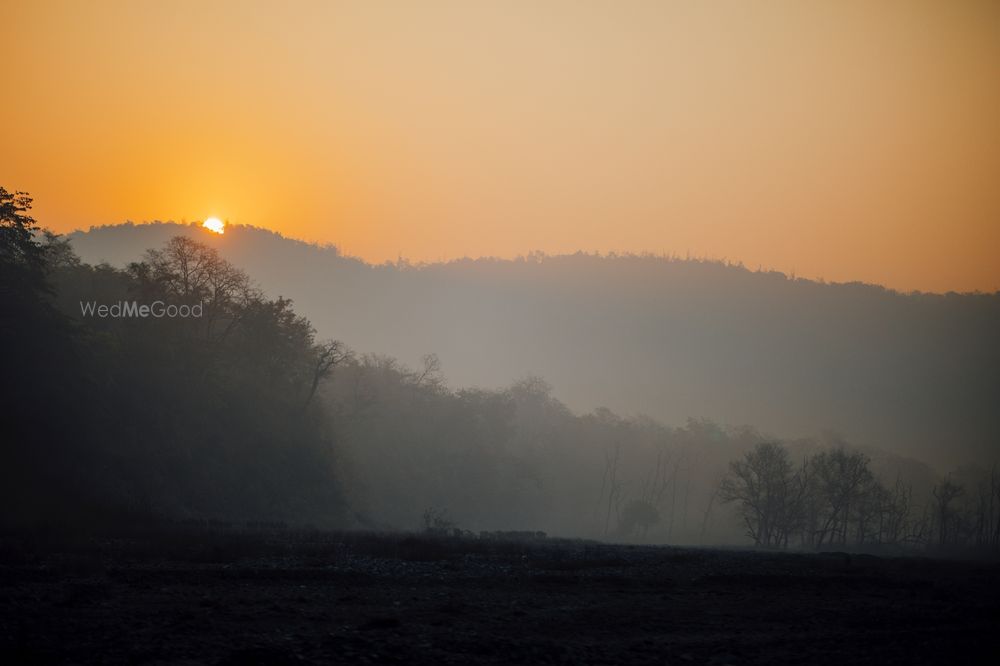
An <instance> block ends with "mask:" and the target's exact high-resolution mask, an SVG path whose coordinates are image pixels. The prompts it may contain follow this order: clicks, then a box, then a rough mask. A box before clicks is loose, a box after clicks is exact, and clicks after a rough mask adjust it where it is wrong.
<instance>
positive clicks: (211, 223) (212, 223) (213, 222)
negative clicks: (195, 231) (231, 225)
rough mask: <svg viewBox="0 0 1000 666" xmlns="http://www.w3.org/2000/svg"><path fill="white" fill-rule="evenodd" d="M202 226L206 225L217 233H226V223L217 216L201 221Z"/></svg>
mask: <svg viewBox="0 0 1000 666" xmlns="http://www.w3.org/2000/svg"><path fill="white" fill-rule="evenodd" d="M201 226H203V227H205V228H206V229H208V230H209V231H214V232H215V233H217V234H224V233H226V223H225V222H223V221H222V220H220V219H219V218H217V217H210V218H208V219H207V220H205V221H204V222H202V223H201Z"/></svg>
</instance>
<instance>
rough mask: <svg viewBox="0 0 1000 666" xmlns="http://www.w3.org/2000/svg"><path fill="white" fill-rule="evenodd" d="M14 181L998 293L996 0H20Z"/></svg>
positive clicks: (453, 242)
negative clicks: (288, 0) (310, 0)
mask: <svg viewBox="0 0 1000 666" xmlns="http://www.w3.org/2000/svg"><path fill="white" fill-rule="evenodd" d="M2 16H3V22H4V26H5V29H4V39H3V41H2V43H0V62H3V63H4V67H3V76H4V79H5V81H4V83H5V86H4V87H5V90H6V101H5V103H4V104H3V105H0V145H2V150H0V185H3V186H4V187H6V188H7V189H9V190H10V189H21V190H28V191H30V192H31V193H32V194H33V195H34V196H35V198H36V217H38V218H39V220H40V222H41V223H43V224H44V225H45V226H48V227H50V228H52V229H55V230H57V231H61V232H65V231H70V230H73V229H75V228H86V227H88V226H90V225H92V224H110V223H116V222H121V221H124V220H126V219H130V220H134V221H142V220H152V219H164V220H165V219H174V220H178V221H179V220H181V219H187V220H196V219H203V218H205V217H207V216H210V215H215V216H219V217H222V218H228V219H229V220H230V221H232V222H240V223H246V224H253V225H258V226H264V227H268V228H271V229H275V230H277V231H280V232H282V233H284V234H286V235H290V236H293V237H297V238H303V239H306V240H313V241H320V242H334V243H337V244H338V245H340V246H341V247H342V248H343V249H344V250H345V251H346V252H348V253H350V254H354V255H358V256H361V257H363V258H366V259H369V260H373V261H381V260H384V259H395V258H396V257H397V256H399V255H402V256H405V257H408V258H410V259H414V260H437V259H447V258H453V257H458V256H463V255H469V256H480V255H495V256H515V255H518V254H524V253H527V252H529V251H532V250H543V251H547V252H564V251H575V250H577V249H583V250H588V251H589V250H598V251H609V250H618V251H652V252H657V253H658V252H666V253H672V254H679V255H682V256H683V255H687V254H691V255H694V256H709V257H714V258H725V259H729V260H732V261H742V262H744V263H745V264H746V265H747V266H749V267H751V268H756V267H758V266H764V267H770V268H775V269H778V270H782V271H785V272H794V273H795V274H796V275H799V276H803V277H813V278H825V279H827V280H835V281H847V280H863V281H867V282H876V283H880V284H885V285H888V286H890V287H894V288H898V289H903V290H910V289H921V290H927V291H945V290H959V291H965V290H974V289H980V290H983V291H993V290H997V289H1000V3H998V2H991V1H989V0H985V1H982V2H978V1H969V2H962V1H958V0H947V1H946V0H940V1H935V2H929V1H928V2H925V1H921V0H907V1H902V2H875V1H873V0H863V1H858V2H852V1H849V0H837V1H830V2H804V1H800V0H789V1H787V2H779V1H767V2H765V1H763V0H761V1H760V2H710V1H705V0H701V1H691V2H669V1H662V2H624V1H623V2H611V1H610V0H609V1H607V2H584V1H581V2H544V1H540V0H532V1H517V0H508V1H506V2H489V3H486V2H472V1H467V2H461V1H455V2H420V3H417V2H403V1H400V2H391V3H390V2H372V1H365V2H342V3H337V2H318V3H307V2H293V3H278V2H273V3H253V2H246V1H241V2H213V3H201V2H143V1H131V2H100V1H98V2H82V1H80V2H64V3H63V2H39V1H38V0H33V1H31V2H20V1H17V0H15V1H13V2H12V1H11V0H3V5H2Z"/></svg>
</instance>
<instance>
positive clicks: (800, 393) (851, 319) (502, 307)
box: [70, 224, 1000, 468]
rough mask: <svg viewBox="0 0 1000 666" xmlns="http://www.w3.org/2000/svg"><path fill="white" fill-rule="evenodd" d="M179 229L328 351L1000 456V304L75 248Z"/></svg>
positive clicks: (118, 231) (448, 266)
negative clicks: (184, 247) (284, 303)
mask: <svg viewBox="0 0 1000 666" xmlns="http://www.w3.org/2000/svg"><path fill="white" fill-rule="evenodd" d="M178 233H185V234H190V235H193V236H196V237H197V238H198V239H199V240H200V241H202V242H206V243H209V244H211V245H212V246H214V247H217V248H218V249H219V251H220V253H221V254H222V256H223V257H225V258H226V259H228V260H230V261H232V262H233V263H235V264H236V265H237V266H239V267H241V268H243V269H245V270H246V271H247V272H248V273H249V274H250V275H252V276H253V277H254V278H255V279H256V280H257V281H259V283H260V286H261V287H262V288H263V289H264V290H265V291H266V292H268V293H269V294H271V295H279V294H280V295H283V296H286V297H290V298H292V299H294V301H295V303H296V310H298V311H299V312H302V313H303V314H305V315H306V316H308V317H309V318H310V320H311V321H312V322H313V324H314V325H315V326H316V327H317V329H318V330H319V333H320V334H321V335H322V336H325V337H336V338H338V339H341V340H344V341H345V342H346V343H347V344H349V345H350V346H351V347H353V348H355V349H357V350H359V351H372V352H379V353H385V354H390V355H392V356H396V357H398V358H400V359H401V360H402V361H404V362H406V363H410V364H413V365H417V364H418V361H419V359H420V357H421V356H422V355H423V354H426V353H428V352H434V353H436V354H437V355H438V356H439V357H440V359H441V362H442V365H443V368H444V371H445V373H446V375H447V376H448V378H449V381H450V382H451V383H452V384H453V385H455V386H476V385H478V386H485V387H495V386H504V385H508V384H509V383H510V382H512V381H514V380H516V379H519V378H523V377H525V376H527V375H538V376H542V377H544V378H546V379H547V380H548V381H549V382H550V383H551V384H552V385H553V386H554V393H555V395H556V396H557V397H559V398H560V399H562V400H564V401H565V402H566V403H567V404H568V405H569V406H571V407H573V408H576V409H579V410H583V411H586V410H589V409H592V408H594V407H596V406H607V407H610V408H612V409H614V410H616V411H618V412H620V413H626V414H630V413H638V412H642V413H646V414H649V415H651V416H653V417H655V418H658V419H660V420H663V421H665V422H668V423H683V422H684V421H685V420H686V419H687V418H688V417H692V416H694V417H701V416H703V417H709V418H713V419H716V420H718V421H722V422H726V423H731V424H744V423H751V424H755V425H756V426H758V427H760V428H761V429H762V430H764V431H767V432H773V433H776V434H780V435H785V436H798V435H809V434H814V433H816V432H818V431H820V430H824V429H831V430H834V431H837V432H839V433H841V434H842V435H844V436H845V437H847V438H848V439H850V440H852V441H854V442H856V443H858V444H860V445H871V446H877V447H880V448H884V449H888V450H892V451H895V452H896V453H899V454H904V455H910V456H914V457H917V458H921V459H924V460H928V461H931V462H934V463H936V464H939V465H940V466H941V467H942V468H950V467H952V466H954V465H955V464H957V463H960V462H963V461H968V460H978V461H984V462H985V461H991V460H994V459H995V458H996V456H997V454H998V453H1000V409H997V405H1000V344H997V341H998V340H1000V294H988V295H986V294H961V295H960V294H946V295H933V294H900V293H896V292H893V291H889V290H886V289H883V288H880V287H877V286H871V285H863V284H825V283H820V282H815V281H809V280H803V279H792V278H790V277H788V276H785V275H783V274H780V273H773V272H757V271H751V270H747V269H746V268H743V267H741V266H732V265H726V264H722V263H718V262H704V261H697V260H677V259H665V258H657V257H638V256H611V257H598V256H594V255H586V254H576V255H568V256H557V257H529V258H524V259H517V260H492V259H480V260H461V261H455V262H448V263H438V264H430V265H425V266H411V265H406V264H396V265H383V266H372V265H369V264H366V263H364V262H362V261H359V260H356V259H352V258H348V257H344V256H341V255H340V254H339V253H338V252H337V251H336V249H334V248H332V247H326V248H324V247H318V246H314V245H309V244H306V243H301V242H298V241H293V240H289V239H286V238H283V237H281V236H280V235H277V234H274V233H272V232H269V231H265V230H261V229H255V228H249V227H239V226H235V227H230V228H229V229H228V230H227V232H226V234H225V235H224V236H216V235H213V234H210V233H208V232H206V231H204V230H202V229H200V228H199V227H196V226H190V225H177V224H151V225H120V226H108V227H100V228H92V229H91V230H90V231H88V232H77V233H74V234H71V235H70V238H71V240H72V244H73V247H74V249H75V250H76V251H77V252H78V253H79V254H80V255H81V257H82V258H83V260H84V261H87V262H91V263H96V262H99V261H102V260H107V261H108V262H110V263H112V264H115V265H124V264H125V263H126V262H128V261H133V260H135V259H136V258H138V257H140V256H141V255H142V253H143V251H145V250H146V249H147V248H150V247H158V246H161V245H162V244H163V243H164V242H165V241H166V240H167V239H168V238H170V237H171V236H174V235H176V234H178Z"/></svg>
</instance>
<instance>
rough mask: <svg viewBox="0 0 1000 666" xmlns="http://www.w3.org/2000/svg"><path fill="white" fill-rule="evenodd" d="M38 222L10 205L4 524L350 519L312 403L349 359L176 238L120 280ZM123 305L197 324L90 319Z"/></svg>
mask: <svg viewBox="0 0 1000 666" xmlns="http://www.w3.org/2000/svg"><path fill="white" fill-rule="evenodd" d="M30 207H31V199H30V198H29V197H28V196H27V195H25V194H23V193H17V194H11V193H8V192H7V191H6V190H3V189H0V234H2V235H0V270H2V280H0V285H2V286H0V289H2V291H0V301H2V303H0V313H2V317H3V322H2V327H0V345H2V349H3V353H4V361H3V369H2V371H3V384H2V386H3V388H2V400H3V431H4V432H3V444H2V447H3V448H2V452H0V455H2V460H0V476H2V478H0V495H2V497H0V501H2V503H3V506H4V510H3V513H2V516H3V522H4V523H5V524H7V525H29V524H57V525H62V526H65V525H80V526H92V525H93V526H100V525H119V524H122V523H124V522H143V523H145V522H148V521H150V520H157V519H161V518H164V517H171V518H176V519H184V518H187V517H192V516H194V517H221V516H226V517H232V518H237V519H241V518H244V517H246V518H254V519H290V518H294V519H296V520H318V519H322V518H327V519H329V518H330V517H331V516H333V517H335V516H336V515H337V511H338V510H343V502H342V498H341V497H340V494H339V492H340V486H339V484H338V482H337V478H336V460H335V456H334V449H333V447H332V439H331V428H330V421H329V419H328V417H327V416H326V414H325V413H324V410H323V408H322V406H321V405H319V404H318V403H317V402H316V401H315V400H313V399H312V398H313V394H314V392H315V387H316V386H317V384H318V383H319V381H321V380H322V378H323V376H324V375H325V374H326V373H328V372H329V370H330V368H331V367H332V364H333V363H335V362H336V361H337V360H339V358H340V355H341V353H342V352H341V350H340V348H339V347H337V346H336V345H332V344H327V345H323V344H319V343H318V342H317V341H316V340H315V337H314V332H313V330H312V327H311V326H310V325H309V322H308V321H306V320H305V319H304V318H302V317H301V316H299V315H297V314H296V313H295V312H294V311H293V310H292V308H291V304H290V302H289V301H287V300H284V299H280V298H279V299H268V298H265V297H264V296H262V294H261V293H260V291H259V290H258V289H256V288H255V287H254V286H253V285H252V283H251V281H250V280H249V278H248V277H247V275H246V274H244V273H243V272H242V271H240V270H238V269H236V268H234V267H233V266H232V265H230V264H228V263H227V262H225V261H223V260H221V259H220V258H219V257H218V255H217V253H216V252H215V251H214V250H212V249H210V248H207V247H205V246H202V245H199V244H198V243H196V242H194V241H192V240H190V239H185V238H175V239H173V240H171V241H170V242H169V243H167V244H166V246H165V247H163V248H162V249H159V250H154V251H150V252H148V253H147V254H146V256H145V257H144V258H143V259H142V260H141V261H138V262H136V263H133V264H131V265H130V266H129V267H128V268H127V269H125V270H117V269H113V268H111V267H109V266H97V267H93V266H88V265H84V264H82V263H80V261H79V260H78V258H77V257H76V256H75V255H74V253H73V252H72V250H71V248H70V247H69V246H68V244H67V243H66V242H64V241H62V240H60V239H59V238H56V237H55V236H53V235H51V234H46V233H43V232H41V230H40V229H39V228H38V226H37V225H36V223H35V221H34V220H33V219H32V218H31V216H30V214H29V210H30ZM120 302H137V303H141V304H145V305H147V306H148V305H150V304H154V303H164V304H167V305H170V306H175V307H181V306H185V307H182V308H181V311H182V312H184V311H186V309H187V308H189V307H191V306H194V305H196V304H201V306H202V312H201V315H202V316H201V317H193V316H187V317H184V316H163V317H152V316H150V317H123V318H112V317H100V316H96V315H94V316H83V314H82V312H81V304H82V303H97V304H104V305H113V304H116V303H120ZM327 522H329V520H328V521H327Z"/></svg>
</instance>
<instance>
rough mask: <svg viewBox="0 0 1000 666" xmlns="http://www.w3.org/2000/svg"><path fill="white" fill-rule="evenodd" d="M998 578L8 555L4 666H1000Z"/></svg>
mask: <svg viewBox="0 0 1000 666" xmlns="http://www.w3.org/2000/svg"><path fill="white" fill-rule="evenodd" d="M998 648H1000V568H998V567H997V566H996V565H995V564H989V563H973V562H955V561H935V560H927V559H918V558H901V559H883V558H875V557H871V556H857V555H853V556H847V555H844V554H837V553H831V554H780V553H778V554H775V553H759V552H735V551H711V550H690V549H680V548H654V547H631V546H610V545H599V544H593V543H584V542H572V541H557V540H551V539H547V540H538V541H529V542H504V541H488V540H481V539H471V538H462V539H453V538H432V537H424V536H405V535H391V536H390V535H370V534H369V535H364V534H361V535H357V534H354V535H344V534H287V533H271V534H212V533H208V532H186V533H184V532H182V533H174V534H169V535H167V534H163V535H159V536H156V537H149V536H146V537H143V538H130V539H117V540H112V539H100V540H77V541H76V542H75V543H73V544H67V543H66V542H61V543H53V542H48V543H43V544H40V543H39V542H38V541H37V540H25V539H23V538H22V539H14V538H6V539H4V540H2V541H0V664H36V663H37V664H45V663H100V664H126V663H127V664H312V663H351V664H354V663H392V664H396V663H398V664H407V663H422V664H467V663H496V664H510V663H566V664H611V663H637V664H639V663H643V664H644V663H650V664H784V663H796V664H802V663H835V664H838V665H846V664H859V663H860V664H914V663H928V664H945V663H947V664H965V663H1000V661H997V658H998V657H1000V651H998Z"/></svg>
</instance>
